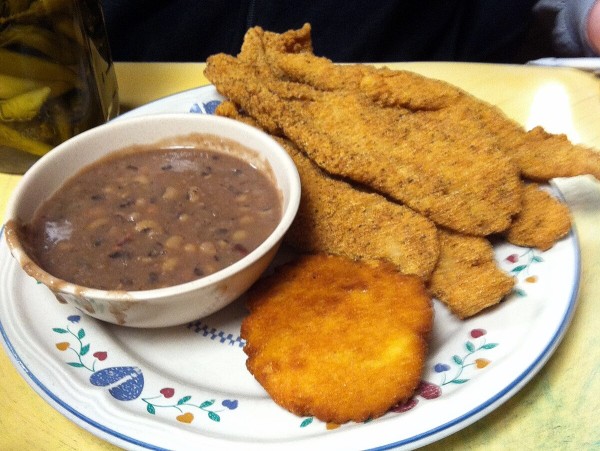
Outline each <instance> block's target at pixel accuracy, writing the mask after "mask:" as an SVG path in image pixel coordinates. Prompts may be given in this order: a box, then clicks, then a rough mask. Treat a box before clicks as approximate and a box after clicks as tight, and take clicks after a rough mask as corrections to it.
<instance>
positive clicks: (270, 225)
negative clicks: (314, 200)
mask: <svg viewBox="0 0 600 451" xmlns="http://www.w3.org/2000/svg"><path fill="white" fill-rule="evenodd" d="M299 198H300V182H299V177H298V173H297V171H296V168H295V166H294V165H293V163H292V161H291V159H290V158H289V157H288V155H287V154H286V152H285V151H284V150H283V149H282V148H281V147H280V146H279V144H277V143H276V142H275V141H274V140H273V139H271V138H270V137H269V136H268V135H266V134H265V133H263V132H261V131H259V130H257V129H254V128H252V127H250V126H248V125H245V124H242V123H239V122H236V121H233V120H230V119H225V118H221V117H215V116H201V115H192V114H164V115H154V116H144V117H138V118H134V119H125V120H120V121H115V122H111V123H108V124H106V125H103V126H100V127H97V128H95V129H93V130H90V131H88V132H85V133H83V134H81V135H78V136H77V137H75V138H72V139H71V140H69V141H67V142H65V143H64V144H62V145H60V146H58V147H57V148H56V149H54V150H53V151H52V152H50V153H49V154H48V155H47V156H45V157H44V158H42V159H41V160H40V161H39V162H38V163H36V165H34V166H33V167H32V168H31V169H30V170H29V171H28V172H27V173H26V174H25V176H24V177H23V179H22V181H21V182H20V184H19V186H18V187H17V189H16V190H15V192H14V193H13V196H12V197H11V200H10V202H9V206H8V210H7V217H6V224H5V234H6V238H7V241H8V244H9V247H10V249H11V253H12V254H13V256H14V257H15V258H16V259H17V260H18V261H19V263H20V264H21V266H22V268H23V269H24V270H25V271H26V272H27V273H28V274H29V275H30V276H32V277H34V278H36V279H37V280H38V281H40V282H42V283H43V284H45V285H46V286H48V288H49V289H50V290H51V291H52V292H53V293H54V294H55V295H56V297H57V299H58V300H59V301H60V302H67V303H71V304H74V305H76V306H77V307H78V308H79V309H81V310H82V311H84V312H85V313H87V314H89V315H91V316H93V317H96V318H99V319H102V320H105V321H109V322H112V323H116V324H122V325H127V326H134V327H164V326H171V325H176V324H181V323H185V322H189V321H192V320H194V319H197V318H201V317H204V316H207V315H209V314H211V313H213V312H215V311H217V310H219V309H221V308H222V307H224V306H225V305H227V304H229V303H230V302H232V301H233V300H235V299H236V298H238V297H239V296H240V295H241V294H242V293H243V292H244V291H245V290H247V289H248V288H249V287H250V286H251V285H252V284H253V283H254V282H255V281H256V279H258V277H260V275H261V274H262V273H263V271H264V270H265V269H266V268H267V266H268V265H269V263H270V262H271V260H272V259H273V257H274V255H275V253H276V252H277V249H278V247H279V245H280V243H281V239H282V238H283V235H284V234H285V232H286V231H287V229H288V227H289V226H290V224H291V222H292V220H293V219H294V216H295V214H296V212H297V209H298V203H299Z"/></svg>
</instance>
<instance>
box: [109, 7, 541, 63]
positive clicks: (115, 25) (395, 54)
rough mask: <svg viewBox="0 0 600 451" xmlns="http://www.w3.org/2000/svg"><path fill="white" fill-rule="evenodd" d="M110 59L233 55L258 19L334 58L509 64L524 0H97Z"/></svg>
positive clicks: (522, 30)
mask: <svg viewBox="0 0 600 451" xmlns="http://www.w3.org/2000/svg"><path fill="white" fill-rule="evenodd" d="M102 3H103V7H104V14H105V20H106V26H107V32H108V37H109V41H110V46H111V49H112V55H113V59H114V60H115V61H204V60H205V59H206V57H207V56H209V55H211V54H214V53H218V52H225V53H229V54H234V55H235V54H237V53H238V52H239V50H240V46H241V44H242V40H243V37H244V33H245V32H246V30H247V29H248V28H249V27H252V26H256V25H259V26H261V27H263V28H264V29H266V30H269V31H275V32H282V31H285V30H288V29H292V28H300V27H301V26H302V25H303V24H304V23H306V22H310V23H311V25H312V38H313V45H314V51H315V53H316V54H317V55H322V56H326V57H328V58H330V59H332V60H333V61H336V62H386V61H433V60H436V61H480V62H514V59H515V52H516V50H517V49H518V48H519V46H520V45H521V42H522V40H523V38H524V36H525V35H526V33H527V30H528V27H529V25H530V23H531V18H532V14H531V9H532V7H533V4H534V3H535V1H532V0H386V1H377V0H370V1H368V2H366V1H355V0H346V1H343V2H334V1H330V0H317V1H306V0H296V1H270V2H269V1H264V0H204V1H201V0H102Z"/></svg>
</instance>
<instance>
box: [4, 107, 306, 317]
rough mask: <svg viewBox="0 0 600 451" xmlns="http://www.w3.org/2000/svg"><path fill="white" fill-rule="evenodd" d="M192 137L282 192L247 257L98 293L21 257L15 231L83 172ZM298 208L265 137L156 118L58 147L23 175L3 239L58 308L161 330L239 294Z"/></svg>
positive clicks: (231, 126)
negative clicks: (258, 166) (243, 152)
mask: <svg viewBox="0 0 600 451" xmlns="http://www.w3.org/2000/svg"><path fill="white" fill-rule="evenodd" d="M191 133H196V134H198V133H199V134H209V135H214V136H216V137H220V138H225V139H228V140H232V141H234V142H237V143H240V144H241V145H243V146H244V147H246V148H248V149H250V150H251V151H254V152H255V153H256V154H257V155H258V158H260V159H261V161H262V162H263V163H264V164H265V165H266V167H267V168H269V167H270V172H271V174H272V175H273V178H274V181H275V184H276V186H277V188H278V189H279V191H280V193H281V196H280V197H281V202H282V216H281V220H280V222H279V224H278V225H277V226H276V228H275V230H274V231H273V232H272V233H271V235H269V236H268V238H267V239H266V240H265V241H264V242H263V243H262V244H261V245H259V246H258V248H256V249H255V250H254V251H252V252H250V253H249V254H248V255H246V256H245V257H243V258H242V259H241V260H239V261H237V262H235V263H233V264H232V265H230V266H228V267H226V268H224V269H222V270H220V271H217V272H215V273H213V274H210V275H208V276H206V277H203V278H200V279H197V280H194V281H191V282H187V283H183V284H180V285H175V286H171V287H167V288H158V289H153V290H144V291H129V292H128V291H105V290H99V289H92V288H86V287H82V286H78V285H75V284H72V283H69V282H66V281H63V280H60V279H57V278H55V277H53V276H51V275H50V274H48V273H47V272H45V271H44V270H43V269H41V268H40V267H39V266H37V264H36V263H35V262H34V261H33V260H32V259H31V258H30V257H29V256H28V255H27V253H26V251H25V247H24V246H23V243H21V242H20V240H19V236H18V234H17V233H16V232H15V224H17V223H19V224H24V223H27V222H29V221H30V220H31V219H32V217H33V215H34V213H35V211H36V209H37V208H38V207H39V206H40V204H41V203H42V202H43V201H44V200H45V199H46V198H47V197H48V196H49V195H50V194H51V193H53V192H54V191H55V190H57V189H58V188H59V187H60V186H61V185H62V184H63V183H64V182H65V181H66V180H67V179H68V178H70V177H71V176H73V175H74V174H75V173H77V172H78V170H80V169H81V168H83V167H84V166H86V165H88V164H90V163H92V162H94V161H95V160H97V159H99V158H101V157H103V156H105V155H107V154H109V153H112V152H115V151H118V150H119V149H123V148H126V147H129V146H132V145H138V144H141V145H150V144H155V143H157V142H165V140H166V141H168V142H171V141H172V142H175V143H177V142H178V141H179V140H180V139H181V140H183V141H185V137H186V136H189V135H190V134H191ZM299 201H300V178H299V176H298V172H297V170H296V167H295V166H294V163H293V162H292V160H291V158H290V157H289V156H288V154H287V153H286V152H285V150H284V149H283V148H282V147H281V146H280V145H279V144H278V143H277V142H276V141H275V140H273V139H272V138H271V137H270V136H269V135H267V134H266V133H263V132H261V131H259V130H258V129H255V128H253V127H250V126H248V125H246V124H243V123H241V122H237V121H234V120H231V119H226V118H222V117H217V116H209V115H199V114H160V115H152V116H143V117H136V118H132V119H121V120H117V121H112V122H109V123H107V124H105V125H102V126H99V127H96V128H94V129H92V130H89V131H87V132H84V133H82V134H80V135H77V136H75V137H74V138H72V139H70V140H68V141H66V142H64V143H63V144H61V145H59V146H57V147H56V148H55V149H54V150H52V151H51V152H50V153H48V154H47V155H45V156H44V157H42V158H41V159H40V160H39V161H38V162H37V163H36V164H35V165H34V166H33V167H32V168H31V169H30V170H29V171H27V173H26V174H25V175H24V176H23V178H22V180H21V181H20V183H19V184H18V186H17V188H16V190H15V191H14V192H13V194H12V196H11V198H10V200H9V204H8V207H7V213H6V218H5V219H6V220H5V235H6V238H7V241H8V244H9V247H10V250H11V253H12V255H13V257H14V258H15V259H16V260H17V261H18V262H19V264H20V265H21V267H22V268H23V270H24V271H26V272H27V273H28V274H29V275H30V276H32V277H35V278H36V279H37V280H38V281H39V282H41V283H43V284H44V285H46V286H47V287H48V288H49V289H50V290H51V291H52V292H53V293H54V294H55V296H56V298H57V299H58V300H59V301H60V302H62V303H69V304H72V305H74V306H75V307H77V308H78V309H80V310H81V311H82V312H84V313H86V314H88V315H90V316H92V317H95V318H97V319H100V320H103V321H107V322H110V323H115V324H120V325H124V326H132V327H166V326H173V325H177V324H184V323H186V322H189V321H193V320H195V319H198V318H202V317H205V316H207V315H210V314H211V313H214V312H216V311H217V310H219V309H221V308H223V307H225V306H226V305H228V304H229V303H231V302H232V301H234V300H235V299H237V298H238V297H239V296H240V295H241V294H242V293H244V292H245V291H246V290H247V289H248V288H249V287H250V286H251V285H252V284H253V283H254V282H255V281H256V280H257V279H258V278H259V277H260V276H261V274H262V273H263V272H264V271H265V270H266V268H267V267H268V266H269V264H270V262H271V261H272V259H273V258H274V256H275V254H276V252H277V250H278V248H279V245H280V243H281V241H282V238H283V236H284V234H285V232H286V231H287V230H288V228H289V226H290V224H291V223H292V221H293V219H294V217H295V215H296V212H297V210H298V205H299Z"/></svg>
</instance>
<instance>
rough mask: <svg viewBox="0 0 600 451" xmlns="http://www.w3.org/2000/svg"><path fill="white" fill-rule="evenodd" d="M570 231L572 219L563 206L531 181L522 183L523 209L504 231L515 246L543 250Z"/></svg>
mask: <svg viewBox="0 0 600 451" xmlns="http://www.w3.org/2000/svg"><path fill="white" fill-rule="evenodd" d="M569 230H571V219H570V214H569V209H568V208H567V207H566V205H564V204H562V203H561V202H559V201H558V200H557V199H556V198H554V197H552V196H551V195H550V194H549V193H547V192H546V191H543V190H541V189H540V187H539V185H536V184H535V183H531V184H528V185H526V186H525V190H524V196H523V209H522V210H521V212H520V213H519V214H518V215H517V217H516V218H515V220H514V221H513V223H512V224H511V225H510V228H509V229H508V230H507V231H506V238H507V240H508V241H509V242H510V243H513V244H516V245H517V246H524V247H537V248H538V249H541V250H543V251H546V250H548V249H550V248H551V247H552V246H553V245H554V243H556V242H557V241H558V240H559V239H561V238H562V237H564V236H565V235H566V234H567V233H569Z"/></svg>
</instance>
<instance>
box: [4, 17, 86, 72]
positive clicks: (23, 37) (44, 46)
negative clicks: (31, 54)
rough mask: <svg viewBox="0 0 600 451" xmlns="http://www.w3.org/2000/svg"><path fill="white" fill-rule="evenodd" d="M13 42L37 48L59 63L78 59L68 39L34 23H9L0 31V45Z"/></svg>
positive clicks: (68, 63) (68, 62)
mask: <svg viewBox="0 0 600 451" xmlns="http://www.w3.org/2000/svg"><path fill="white" fill-rule="evenodd" d="M15 44H18V45H20V46H24V47H27V48H29V49H33V50H37V51H38V52H40V53H42V54H44V55H46V56H47V57H49V58H50V59H52V60H54V61H55V62H57V63H61V64H66V65H70V64H75V63H76V62H77V59H78V55H77V52H76V51H75V46H74V44H73V43H72V42H71V41H70V40H69V39H66V38H65V37H64V36H62V35H59V34H57V33H53V32H52V31H49V30H47V29H45V28H41V27H38V26H36V25H11V26H9V27H7V28H6V29H5V30H3V31H2V32H0V47H7V46H10V45H15Z"/></svg>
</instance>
